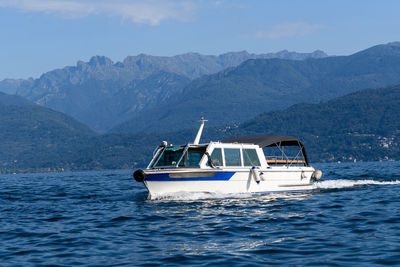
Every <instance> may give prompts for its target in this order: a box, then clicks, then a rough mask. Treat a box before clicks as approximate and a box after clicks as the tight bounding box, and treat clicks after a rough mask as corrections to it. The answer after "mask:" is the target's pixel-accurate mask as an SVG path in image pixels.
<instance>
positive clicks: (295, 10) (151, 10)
mask: <svg viewBox="0 0 400 267" xmlns="http://www.w3.org/2000/svg"><path fill="white" fill-rule="evenodd" d="M399 13H400V1H397V0H384V1H378V0H376V1H369V0H362V1H361V0H351V1H349V0H346V1H343V0H323V1H322V0H302V1H296V0H279V1H278V0H274V1H273V0H230V1H228V0H214V1H212V0H198V1H194V0H182V1H178V0H148V1H147V0H141V1H137V0H0V80H2V79H5V78H23V79H26V78H28V77H33V78H38V77H39V76H40V75H41V74H42V73H44V72H47V71H50V70H53V69H56V68H62V67H64V66H72V65H76V62H77V61H78V60H83V61H88V60H89V59H90V58H91V57H92V56H95V55H104V56H107V57H109V58H110V59H112V60H113V61H114V62H117V61H122V60H123V59H124V58H125V57H127V56H133V55H138V54H141V53H144V54H149V55H156V56H173V55H177V54H183V53H187V52H198V53H201V54H208V55H218V54H222V53H226V52H231V51H243V50H246V51H248V52H250V53H269V52H278V51H281V50H284V49H286V50H289V51H296V52H312V51H314V50H317V49H319V50H323V51H324V52H326V53H328V54H329V55H350V54H352V53H355V52H357V51H360V50H363V49H366V48H368V47H371V46H374V45H378V44H384V43H388V42H393V41H400V16H399V15H398V14H399Z"/></svg>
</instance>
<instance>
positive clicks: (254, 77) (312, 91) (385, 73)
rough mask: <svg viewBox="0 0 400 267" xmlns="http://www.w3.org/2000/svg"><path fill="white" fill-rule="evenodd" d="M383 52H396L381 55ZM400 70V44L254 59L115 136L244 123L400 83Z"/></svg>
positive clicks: (195, 86) (199, 82) (190, 89)
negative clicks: (201, 121) (199, 123)
mask: <svg viewBox="0 0 400 267" xmlns="http://www.w3.org/2000/svg"><path fill="white" fill-rule="evenodd" d="M381 50H385V51H390V53H383V54H381V53H380V52H379V51H381ZM399 72H400V46H398V45H397V44H396V43H395V44H394V45H392V44H390V45H388V44H387V45H378V46H375V47H372V48H369V49H366V50H364V51H361V52H358V53H355V54H353V55H350V56H339V57H326V58H320V59H312V58H310V59H306V60H302V61H293V60H284V59H250V60H247V61H245V62H244V63H242V64H240V65H239V66H237V67H235V68H228V69H225V70H223V71H221V72H219V73H216V74H212V75H208V76H202V77H200V78H198V79H196V80H194V81H192V82H191V83H190V84H189V85H188V86H186V87H185V88H184V90H183V91H182V94H180V95H178V96H176V97H175V98H171V99H170V100H169V101H167V102H165V103H163V104H161V105H159V106H157V107H154V108H152V109H149V110H145V111H142V112H139V113H138V114H137V115H136V116H135V117H133V118H132V119H130V120H128V121H126V122H124V123H122V124H120V125H117V126H115V127H114V128H113V129H112V130H111V132H125V133H128V132H139V131H144V132H146V131H150V132H154V131H157V128H161V129H167V130H173V129H177V130H178V129H183V128H187V127H189V128H190V127H194V126H195V123H196V120H197V119H198V118H199V117H201V116H204V117H208V118H213V119H214V120H213V121H214V123H213V122H211V125H214V126H216V125H219V124H222V123H228V124H231V123H235V122H236V123H239V122H241V121H244V120H246V119H250V118H251V117H252V116H256V115H257V114H258V113H261V112H266V111H270V110H274V109H282V108H285V107H288V106H290V105H292V104H295V103H299V102H312V103H316V102H319V101H325V100H328V99H331V98H334V97H339V96H341V95H345V94H347V93H351V92H354V91H357V90H361V89H366V88H377V87H384V86H390V85H395V84H398V83H400V76H399V75H398V73H399ZM149 121H151V122H152V124H149V123H148V122H149Z"/></svg>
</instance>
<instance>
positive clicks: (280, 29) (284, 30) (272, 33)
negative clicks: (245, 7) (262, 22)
mask: <svg viewBox="0 0 400 267" xmlns="http://www.w3.org/2000/svg"><path fill="white" fill-rule="evenodd" d="M323 28H324V26H323V25H320V24H308V23H305V22H289V23H282V24H278V25H275V26H272V27H270V28H269V29H267V30H265V31H259V32H256V33H255V34H254V35H253V36H252V37H255V38H258V39H279V38H283V37H293V36H305V35H309V34H312V33H313V32H315V31H317V30H320V29H323Z"/></svg>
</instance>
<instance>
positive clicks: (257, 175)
mask: <svg viewBox="0 0 400 267" xmlns="http://www.w3.org/2000/svg"><path fill="white" fill-rule="evenodd" d="M251 173H252V174H253V178H254V180H255V181H256V183H257V184H259V183H260V173H259V172H258V168H257V167H252V168H251Z"/></svg>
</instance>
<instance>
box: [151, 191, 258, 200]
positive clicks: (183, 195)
mask: <svg viewBox="0 0 400 267" xmlns="http://www.w3.org/2000/svg"><path fill="white" fill-rule="evenodd" d="M252 195H253V194H251V193H206V192H190V193H188V192H179V193H173V194H160V195H152V196H151V200H161V201H162V200H177V201H179V200H182V201H196V200H208V199H240V198H249V197H251V196H252Z"/></svg>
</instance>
